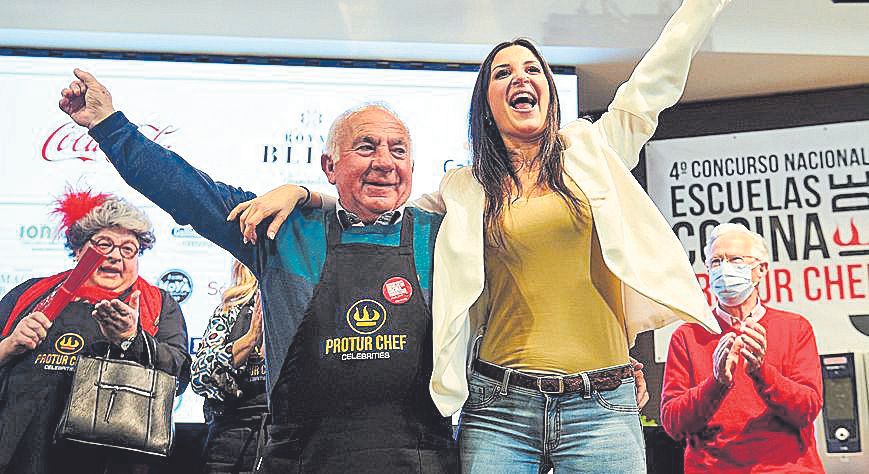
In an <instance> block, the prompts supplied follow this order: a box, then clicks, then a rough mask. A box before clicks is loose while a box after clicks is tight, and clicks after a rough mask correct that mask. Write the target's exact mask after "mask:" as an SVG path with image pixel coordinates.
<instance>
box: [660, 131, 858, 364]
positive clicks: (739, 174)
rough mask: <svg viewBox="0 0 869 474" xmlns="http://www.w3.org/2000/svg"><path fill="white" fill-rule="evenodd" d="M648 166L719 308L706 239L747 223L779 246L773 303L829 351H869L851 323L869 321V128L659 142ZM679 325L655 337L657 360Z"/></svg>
mask: <svg viewBox="0 0 869 474" xmlns="http://www.w3.org/2000/svg"><path fill="white" fill-rule="evenodd" d="M646 168H647V169H646V172H647V176H648V190H649V195H650V196H651V197H652V200H654V201H655V204H656V205H657V206H658V208H659V209H660V210H661V212H662V213H663V214H664V217H665V218H666V219H667V221H668V222H669V223H670V225H671V227H672V229H673V232H675V233H676V235H677V236H678V237H679V240H681V242H682V245H683V246H684V247H685V250H686V252H687V253H688V256H689V258H690V260H691V262H692V264H693V266H694V270H695V272H696V273H697V280H698V282H699V283H700V286H701V287H702V288H703V291H704V292H705V293H706V296H707V299H708V301H709V303H710V304H715V301H714V298H715V297H714V296H713V295H712V294H711V292H710V291H709V276H708V274H707V271H706V267H705V265H704V261H705V259H706V255H704V253H703V247H704V245H705V242H706V238H707V236H708V234H709V233H710V232H711V231H712V228H713V227H715V226H716V225H717V224H719V223H722V222H736V223H741V224H744V225H745V226H746V227H748V228H749V229H751V230H753V231H755V232H758V233H760V234H761V235H763V236H764V238H765V239H766V241H767V243H768V245H769V247H770V252H771V262H770V272H769V274H768V275H767V278H766V279H765V281H763V282H761V283H760V294H761V298H762V300H763V303H764V304H767V305H769V306H773V307H776V308H780V309H785V310H789V311H794V312H796V313H799V314H802V315H803V316H805V317H806V318H807V319H808V320H809V321H810V322H811V324H812V326H813V327H814V330H815V334H816V336H817V340H818V349H819V351H820V352H821V353H825V352H840V351H857V350H866V348H867V347H869V337H867V336H866V335H863V334H862V333H861V332H860V331H858V330H857V328H856V327H855V325H854V323H853V322H852V321H854V320H858V319H859V318H860V317H861V315H869V300H867V298H869V297H867V295H869V122H849V123H840V124H834V125H818V126H811V127H799V128H789V129H779V130H769V131H762V132H747V133H739V134H730V135H712V136H704V137H693V138H679V139H671V140H658V141H653V142H651V143H649V144H648V145H647V146H646ZM864 317H865V318H869V316H864ZM673 329H675V325H673V326H669V327H667V328H664V329H662V330H659V331H657V332H656V335H655V358H656V360H658V361H663V360H665V359H666V353H667V343H668V342H669V337H670V334H672V331H673Z"/></svg>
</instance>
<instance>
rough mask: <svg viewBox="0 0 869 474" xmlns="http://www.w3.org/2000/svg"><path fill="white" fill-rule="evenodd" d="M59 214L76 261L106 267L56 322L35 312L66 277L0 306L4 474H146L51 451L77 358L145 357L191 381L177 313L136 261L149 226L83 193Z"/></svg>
mask: <svg viewBox="0 0 869 474" xmlns="http://www.w3.org/2000/svg"><path fill="white" fill-rule="evenodd" d="M55 212H56V213H57V214H59V215H60V216H61V217H62V220H63V222H62V224H61V229H62V230H63V232H64V235H65V237H66V247H67V248H68V249H69V250H70V252H71V255H72V257H73V258H74V259H76V260H78V259H79V258H81V256H82V255H84V253H85V251H86V250H87V249H88V248H89V247H92V248H94V249H95V250H97V251H98V252H100V253H102V254H104V255H106V258H105V260H103V261H102V263H100V265H99V266H98V267H97V268H96V270H95V271H94V272H93V274H92V275H90V277H89V278H88V279H87V280H86V281H85V282H84V283H83V284H82V285H81V287H80V288H79V289H78V290H76V291H75V292H74V298H73V301H72V302H71V303H70V304H68V305H67V306H66V307H65V308H64V309H63V310H62V312H61V313H60V314H59V316H58V317H57V318H56V319H55V320H54V321H51V320H49V318H48V317H46V315H45V314H43V313H42V312H40V311H38V310H36V307H37V305H39V303H40V302H42V301H43V300H45V299H46V298H48V297H49V296H50V295H51V294H52V293H53V292H54V291H55V290H56V289H57V288H58V287H59V286H60V284H61V283H63V281H64V280H65V278H66V276H67V275H68V274H69V271H66V272H62V273H59V274H57V275H54V276H49V277H44V278H33V279H30V280H27V281H25V282H24V283H22V284H20V285H18V286H17V287H16V288H14V289H12V291H10V292H9V293H7V294H6V295H5V296H3V298H2V300H0V327H3V328H4V330H3V332H2V336H0V440H2V442H0V473H19V472H21V473H24V472H26V473H54V472H63V473H68V472H70V471H71V470H72V471H75V472H94V473H96V472H113V473H114V472H146V469H147V467H146V466H143V465H140V464H147V461H148V460H147V459H139V458H138V457H137V455H133V454H128V453H127V452H124V451H119V450H113V449H111V448H104V447H97V446H90V445H84V444H79V443H73V442H64V441H63V440H57V441H54V432H55V427H56V426H57V423H58V421H59V418H60V416H61V413H62V411H63V409H64V406H65V405H66V401H67V398H68V396H69V391H70V385H71V382H72V375H73V372H74V370H75V367H76V364H77V361H78V358H79V357H81V356H83V355H105V354H106V353H108V354H109V356H110V357H111V358H116V359H125V360H133V361H145V359H146V357H147V354H148V353H149V352H150V354H153V362H154V364H155V366H156V367H157V368H158V369H159V370H162V371H165V372H168V373H170V374H172V375H175V376H177V377H179V380H185V379H188V378H189V371H190V356H189V354H188V353H187V327H186V325H185V323H184V318H183V316H182V314H181V309H180V308H179V306H178V304H177V303H176V302H175V301H174V300H173V299H172V298H171V297H170V296H169V294H168V293H166V292H165V291H163V290H161V289H159V288H157V287H155V286H153V285H151V284H150V283H148V282H146V281H145V280H144V279H142V278H141V277H140V276H139V257H140V255H141V254H142V252H144V251H145V250H147V249H149V248H151V247H153V245H154V234H153V231H152V225H151V222H150V220H149V219H148V217H147V216H146V215H145V213H144V212H142V211H141V210H139V209H138V208H136V207H134V206H133V205H131V204H130V203H128V202H127V201H125V200H123V199H119V198H117V197H115V196H112V195H109V194H92V193H90V192H87V191H85V192H69V193H67V194H66V195H65V196H64V197H63V198H61V199H60V200H59V201H58V207H57V209H56V211H55ZM182 386H183V384H182ZM143 461H144V462H143Z"/></svg>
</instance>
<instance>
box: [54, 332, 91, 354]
mask: <svg viewBox="0 0 869 474" xmlns="http://www.w3.org/2000/svg"><path fill="white" fill-rule="evenodd" d="M82 347H84V339H82V337H81V336H79V335H78V334H76V333H74V332H68V333H66V334H64V335H63V336H60V337H59V338H58V339H57V341H55V343H54V350H56V351H57V352H59V353H61V354H64V355H73V354H77V353H78V352H79V351H80V350H81V349H82Z"/></svg>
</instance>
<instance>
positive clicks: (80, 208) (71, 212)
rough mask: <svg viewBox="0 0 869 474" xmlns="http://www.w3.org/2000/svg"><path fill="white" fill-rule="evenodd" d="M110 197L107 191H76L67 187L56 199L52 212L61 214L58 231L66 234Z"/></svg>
mask: <svg viewBox="0 0 869 474" xmlns="http://www.w3.org/2000/svg"><path fill="white" fill-rule="evenodd" d="M110 197H111V195H110V194H106V193H99V194H93V193H92V192H91V190H90V189H87V190H84V191H75V190H73V189H72V188H67V190H66V192H64V193H63V195H62V196H61V197H60V198H58V200H57V201H55V207H54V210H53V211H52V212H51V213H52V214H55V215H59V216H60V219H61V221H60V226H59V227H58V231H59V232H63V233H64V234H66V233H67V232H69V228H70V227H72V226H73V225H74V224H75V223H76V222H78V220H79V219H81V218H82V217H84V216H86V215H87V214H88V213H89V212H91V211H92V210H94V208H96V207H98V206H101V205H102V204H103V203H104V202H106V200H107V199H109V198H110Z"/></svg>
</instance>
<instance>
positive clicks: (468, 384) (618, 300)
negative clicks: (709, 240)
mask: <svg viewBox="0 0 869 474" xmlns="http://www.w3.org/2000/svg"><path fill="white" fill-rule="evenodd" d="M727 3H729V0H684V1H683V4H682V5H681V6H680V8H679V9H678V10H677V12H676V13H675V14H674V15H673V17H672V18H671V19H670V21H669V22H668V24H667V26H666V27H665V29H664V31H663V33H662V34H661V37H660V38H659V39H658V41H657V42H656V43H655V44H654V45H653V47H652V48H651V49H650V50H649V52H648V53H647V54H646V55H645V57H644V58H643V59H642V61H640V63H639V64H638V66H637V67H636V69H635V70H634V72H633V74H632V75H631V77H630V79H629V80H628V81H627V82H626V83H624V84H623V85H622V86H621V87H620V88H619V89H618V91H617V92H616V95H615V98H614V100H613V102H612V103H611V104H610V106H609V108H608V110H607V112H606V113H604V114H603V116H602V117H601V118H600V119H598V120H597V121H596V122H594V123H592V122H589V121H587V120H576V121H574V122H571V123H569V124H568V125H567V126H565V127H564V128H562V129H560V130H559V129H558V124H559V123H560V117H559V114H558V110H559V108H558V96H557V91H556V90H555V86H554V83H553V80H552V75H551V72H550V71H549V67H548V65H547V64H546V62H545V60H544V59H543V58H542V56H541V55H540V53H539V52H538V51H537V49H536V48H535V47H534V45H533V44H532V43H530V42H529V41H527V40H521V39H520V40H516V41H512V42H507V43H502V44H500V45H498V46H496V48H495V49H494V50H493V51H492V52H491V53H490V54H489V56H488V57H487V58H486V60H485V61H484V62H483V64H482V66H481V70H480V73H479V76H478V80H477V84H476V86H475V91H474V95H473V98H472V105H471V113H470V128H471V133H470V135H471V145H472V150H473V166H472V167H467V168H461V169H457V170H453V171H451V172H450V173H448V174H447V175H446V176H445V177H444V179H443V181H442V182H441V186H440V192H439V193H435V194H432V195H427V196H425V197H424V198H422V199H420V200H418V201H417V202H416V203H415V205H417V206H419V207H422V208H424V209H426V210H429V211H436V212H445V213H446V216H445V218H444V221H443V224H442V225H441V228H440V231H439V234H438V238H437V243H436V247H435V257H434V265H435V267H434V295H433V309H432V311H433V325H434V327H433V345H434V371H433V374H432V379H431V386H430V391H431V395H432V398H433V400H434V401H435V403H436V405H437V406H438V408H439V409H440V411H441V412H442V413H443V414H444V415H451V414H453V413H455V412H457V411H458V410H459V409H460V408H462V407H464V409H463V412H462V421H461V423H460V434H459V442H460V448H461V454H462V467H463V472H470V473H475V472H529V473H536V472H543V471H545V469H546V468H547V467H551V468H554V469H555V471H556V472H558V471H567V472H572V471H577V472H644V471H645V463H644V452H643V449H644V448H643V446H644V443H643V439H642V430H641V426H640V424H639V419H638V416H637V412H638V410H637V404H636V398H635V392H634V380H633V374H632V371H631V370H630V365H629V363H628V353H627V349H628V347H629V346H630V345H632V344H633V342H634V340H635V338H636V335H637V333H639V332H642V331H645V330H649V329H655V328H659V327H662V326H664V325H666V324H668V323H670V322H673V321H676V320H678V319H682V320H685V321H689V322H696V323H699V324H701V325H703V326H704V327H706V328H707V329H709V330H711V331H715V332H717V331H718V330H719V329H718V326H717V323H716V322H715V320H714V317H713V316H712V314H711V312H710V310H709V308H708V306H707V304H706V300H705V297H704V296H703V294H702V292H701V290H700V287H699V285H698V284H697V281H696V278H695V275H694V272H693V270H692V268H691V265H690V264H689V262H688V259H687V256H686V254H685V252H684V250H683V248H682V246H681V244H680V242H679V240H678V239H677V238H676V236H675V235H674V234H673V232H672V231H671V229H670V227H669V225H668V224H667V222H666V220H665V219H664V217H663V216H662V215H661V213H660V211H658V209H657V208H656V207H655V205H654V203H652V201H651V200H650V199H649V197H648V196H647V194H646V193H645V191H644V190H643V189H642V188H641V187H640V185H639V184H638V183H637V182H636V180H635V179H634V178H633V176H632V175H631V173H630V169H632V168H633V167H634V166H636V164H637V161H638V158H639V152H640V150H641V148H642V147H643V145H644V144H645V143H646V141H648V140H649V138H651V136H652V135H653V133H654V131H655V128H656V126H657V120H658V115H659V113H660V112H661V111H662V110H664V109H666V108H667V107H670V106H672V105H673V104H675V103H676V102H677V101H678V99H679V97H680V96H681V94H682V90H683V88H684V85H685V81H686V78H687V75H688V68H689V65H690V61H691V58H692V57H693V56H694V54H695V53H696V51H697V50H698V49H699V47H700V45H701V43H702V42H703V39H704V38H705V36H706V33H707V32H708V30H709V28H710V27H711V25H712V23H713V21H714V19H715V17H716V16H717V15H718V14H719V13H720V11H721V10H722V9H723V8H724V6H725V5H726V4H727ZM292 202H296V200H295V199H294V200H292ZM264 207H269V206H264ZM271 207H272V208H274V206H271ZM254 214H260V213H254ZM248 228H251V229H252V228H253V227H252V226H248ZM541 262H543V264H541ZM577 295H579V296H577Z"/></svg>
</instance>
